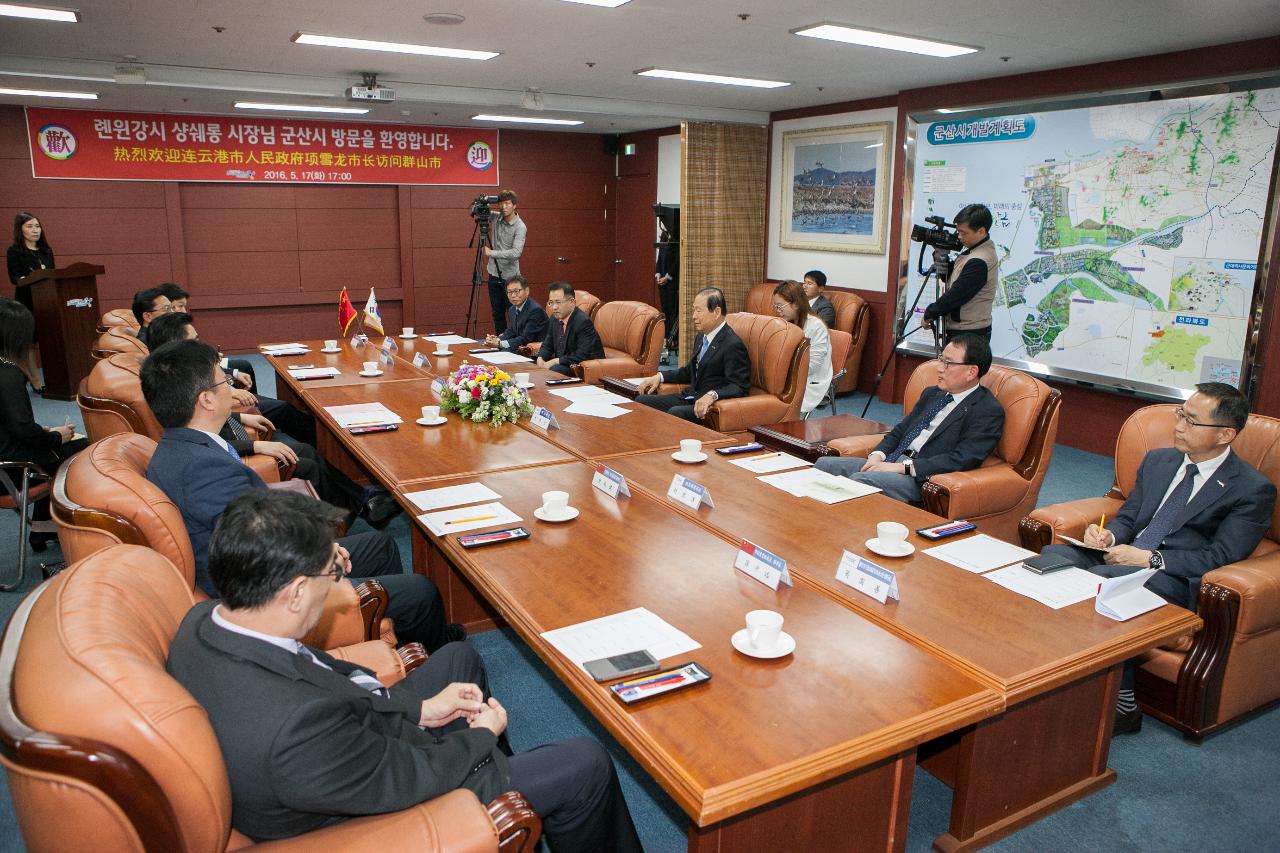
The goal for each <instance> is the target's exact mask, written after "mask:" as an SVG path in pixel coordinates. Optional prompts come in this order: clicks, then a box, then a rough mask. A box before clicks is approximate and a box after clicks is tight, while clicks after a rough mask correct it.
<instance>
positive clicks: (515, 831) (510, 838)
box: [489, 791, 542, 853]
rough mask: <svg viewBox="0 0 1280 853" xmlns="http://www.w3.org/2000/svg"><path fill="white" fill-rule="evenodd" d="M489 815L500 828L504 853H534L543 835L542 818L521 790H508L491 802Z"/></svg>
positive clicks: (501, 848) (499, 832) (500, 848)
mask: <svg viewBox="0 0 1280 853" xmlns="http://www.w3.org/2000/svg"><path fill="white" fill-rule="evenodd" d="M489 817H490V818H491V819H492V820H493V825H494V826H495V827H497V829H498V838H499V839H500V841H499V842H498V849H499V850H500V851H502V853H534V851H535V850H536V849H537V847H538V838H539V836H541V835H542V818H540V817H538V813H537V812H535V811H534V810H533V807H532V806H530V805H529V803H528V802H527V801H526V800H525V798H524V797H523V796H522V795H521V794H520V792H519V791H507V792H506V793H505V794H502V795H501V796H499V797H498V798H497V799H495V800H494V801H493V802H491V803H489Z"/></svg>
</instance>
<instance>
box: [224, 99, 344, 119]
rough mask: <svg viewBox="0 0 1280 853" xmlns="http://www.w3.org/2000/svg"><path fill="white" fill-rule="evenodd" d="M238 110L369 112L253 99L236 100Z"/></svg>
mask: <svg viewBox="0 0 1280 853" xmlns="http://www.w3.org/2000/svg"><path fill="white" fill-rule="evenodd" d="M236 109H238V110H280V111H282V112H289V113H341V114H342V115H352V116H362V115H364V114H365V113H367V112H369V110H368V109H366V108H365V107H321V106H316V105H315V104H259V103H255V102H253V101H236Z"/></svg>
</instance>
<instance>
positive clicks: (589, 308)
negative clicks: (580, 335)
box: [573, 288, 603, 323]
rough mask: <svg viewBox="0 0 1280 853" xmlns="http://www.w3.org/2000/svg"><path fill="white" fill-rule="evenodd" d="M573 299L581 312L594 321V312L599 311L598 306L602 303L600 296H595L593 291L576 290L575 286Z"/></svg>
mask: <svg viewBox="0 0 1280 853" xmlns="http://www.w3.org/2000/svg"><path fill="white" fill-rule="evenodd" d="M573 301H574V302H576V303H577V305H578V307H579V308H581V309H582V311H583V313H584V314H586V315H587V316H588V317H590V318H591V322H593V323H594V322H595V319H596V314H597V313H599V311H600V306H601V304H603V303H601V302H600V297H598V296H596V295H595V294H594V293H588V292H587V291H585V290H578V289H577V288H575V289H574V291H573Z"/></svg>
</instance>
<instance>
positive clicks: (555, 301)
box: [547, 299, 569, 305]
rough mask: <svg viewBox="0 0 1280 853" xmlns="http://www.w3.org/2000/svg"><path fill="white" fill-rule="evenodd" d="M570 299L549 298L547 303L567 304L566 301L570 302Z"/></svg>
mask: <svg viewBox="0 0 1280 853" xmlns="http://www.w3.org/2000/svg"><path fill="white" fill-rule="evenodd" d="M568 301H569V300H567V299H548V300H547V304H548V305H563V304H565V303H566V302H568Z"/></svg>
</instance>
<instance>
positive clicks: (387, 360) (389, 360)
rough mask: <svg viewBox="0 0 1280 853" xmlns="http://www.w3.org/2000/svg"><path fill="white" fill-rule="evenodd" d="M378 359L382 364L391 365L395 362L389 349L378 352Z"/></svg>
mask: <svg viewBox="0 0 1280 853" xmlns="http://www.w3.org/2000/svg"><path fill="white" fill-rule="evenodd" d="M378 361H380V362H382V363H383V364H387V365H391V364H395V363H396V357H395V356H394V355H392V354H391V350H387V349H384V350H383V351H382V352H380V353H379V354H378Z"/></svg>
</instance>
